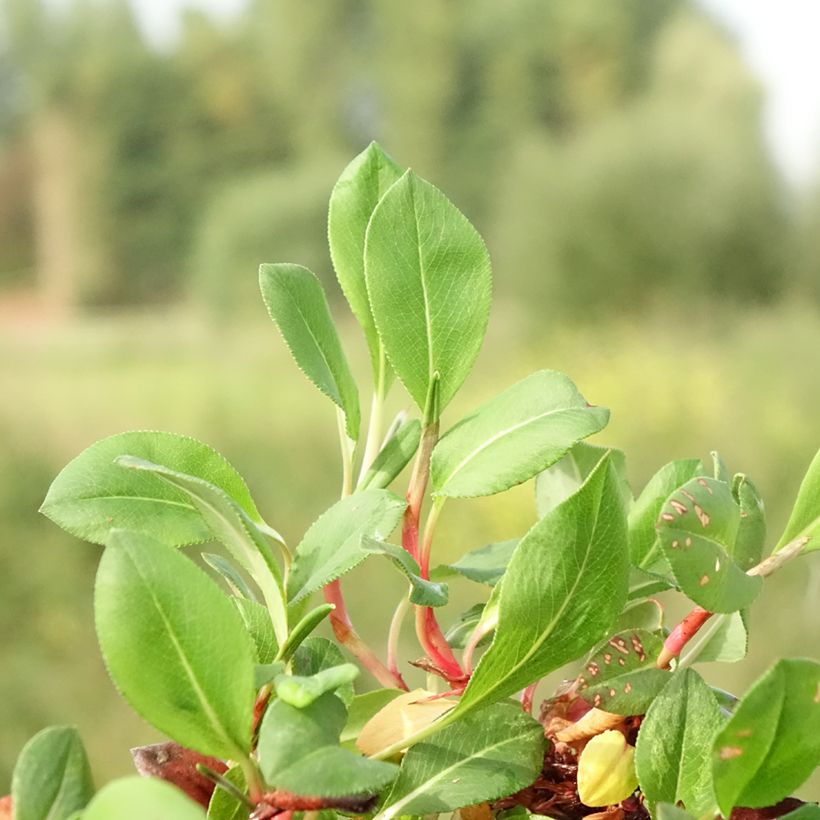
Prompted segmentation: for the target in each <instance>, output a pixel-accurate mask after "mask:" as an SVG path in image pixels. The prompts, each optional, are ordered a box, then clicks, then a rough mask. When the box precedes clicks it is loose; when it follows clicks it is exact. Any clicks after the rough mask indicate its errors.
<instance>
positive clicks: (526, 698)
mask: <svg viewBox="0 0 820 820" xmlns="http://www.w3.org/2000/svg"><path fill="white" fill-rule="evenodd" d="M537 686H538V681H536V682H535V683H531V684H530V685H529V686H528V687H527V688H526V689H524V690H523V691H522V692H521V708H522V709H523V710H524V711H525V712H526V713H527V714H529V715H531V714H532V700H533V698H534V697H535V689H536V687H537Z"/></svg>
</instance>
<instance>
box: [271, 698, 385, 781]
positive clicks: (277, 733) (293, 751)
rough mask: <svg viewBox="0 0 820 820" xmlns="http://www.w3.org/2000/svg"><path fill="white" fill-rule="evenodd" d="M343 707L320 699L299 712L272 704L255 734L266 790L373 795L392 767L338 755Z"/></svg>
mask: <svg viewBox="0 0 820 820" xmlns="http://www.w3.org/2000/svg"><path fill="white" fill-rule="evenodd" d="M345 719H346V713H345V707H344V704H343V703H342V702H341V700H339V698H337V697H336V696H335V695H333V694H330V693H328V694H325V695H322V696H321V697H320V698H318V699H317V700H315V701H314V702H313V703H312V704H310V706H307V707H306V708H304V709H297V708H296V707H295V706H291V705H289V704H287V703H285V702H284V701H281V700H276V701H274V702H273V703H272V704H271V705H270V706H269V707H268V710H267V712H266V713H265V717H264V718H263V719H262V725H261V727H260V730H259V746H258V753H259V765H260V768H261V770H262V774H263V775H264V777H265V781H266V782H267V784H268V785H269V786H271V787H272V788H277V789H286V790H288V791H292V792H295V793H296V794H306V795H312V796H315V797H344V796H348V795H360V794H375V793H376V792H378V791H379V790H380V789H382V788H383V787H384V786H386V785H387V784H388V783H389V782H390V781H391V780H392V779H393V778H394V777H395V775H396V771H397V769H396V767H395V766H393V765H392V764H389V763H382V762H380V761H376V760H370V759H369V758H366V757H361V756H360V755H358V754H356V753H355V752H351V751H349V750H347V749H342V748H341V747H340V746H339V737H340V735H341V732H342V729H343V727H344V724H345Z"/></svg>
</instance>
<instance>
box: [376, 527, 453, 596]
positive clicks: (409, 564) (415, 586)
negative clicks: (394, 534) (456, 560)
mask: <svg viewBox="0 0 820 820" xmlns="http://www.w3.org/2000/svg"><path fill="white" fill-rule="evenodd" d="M362 549H363V550H364V551H365V552H367V553H372V554H373V555H384V556H386V557H387V558H389V559H390V561H391V563H393V564H394V565H395V566H396V567H397V568H398V569H399V571H400V572H401V573H402V574H403V575H404V576H405V577H406V578H407V580H408V581H410V601H411V602H412V603H414V604H418V605H419V606H444V604H446V603H447V601H448V599H449V593H448V590H447V584H438V583H435V582H434V581H426V580H425V579H424V578H422V577H421V570H420V569H419V565H418V562H417V561H416V559H415V558H413V556H412V555H410V554H409V553H408V552H407V550H405V549H402V548H401V547H397V546H396V545H395V544H388V543H386V542H385V541H378V540H376V539H375V538H369V537H368V536H366V535H365V536H363V537H362Z"/></svg>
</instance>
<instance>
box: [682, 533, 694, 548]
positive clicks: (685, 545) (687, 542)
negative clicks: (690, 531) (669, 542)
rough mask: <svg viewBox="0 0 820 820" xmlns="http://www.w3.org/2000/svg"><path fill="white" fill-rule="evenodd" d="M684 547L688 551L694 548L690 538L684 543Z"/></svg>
mask: <svg viewBox="0 0 820 820" xmlns="http://www.w3.org/2000/svg"><path fill="white" fill-rule="evenodd" d="M683 546H684V547H686V549H689V547H691V546H692V539H691V538H689V536H686V541H684V542H683Z"/></svg>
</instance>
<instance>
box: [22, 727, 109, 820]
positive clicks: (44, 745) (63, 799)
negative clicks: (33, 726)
mask: <svg viewBox="0 0 820 820" xmlns="http://www.w3.org/2000/svg"><path fill="white" fill-rule="evenodd" d="M93 794H94V783H93V782H92V780H91V769H90V768H89V765H88V758H87V757H86V754H85V748H84V747H83V742H82V740H80V736H79V734H77V730H76V729H74V728H73V727H71V726H50V727H49V728H48V729H43V730H42V731H41V732H38V733H37V734H36V735H34V737H33V738H31V740H29V742H28V743H26V745H25V746H24V747H23V750H22V751H21V752H20V756H19V757H18V758H17V763H16V764H15V766H14V774H13V775H12V780H11V799H12V804H13V805H14V818H15V820H42V818H44V817H47V818H52V820H64V818H67V817H68V816H69V815H70V814H72V813H73V812H75V811H78V810H79V809H83V808H85V805H86V803H88V801H89V800H90V799H91V797H92V795H93Z"/></svg>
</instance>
